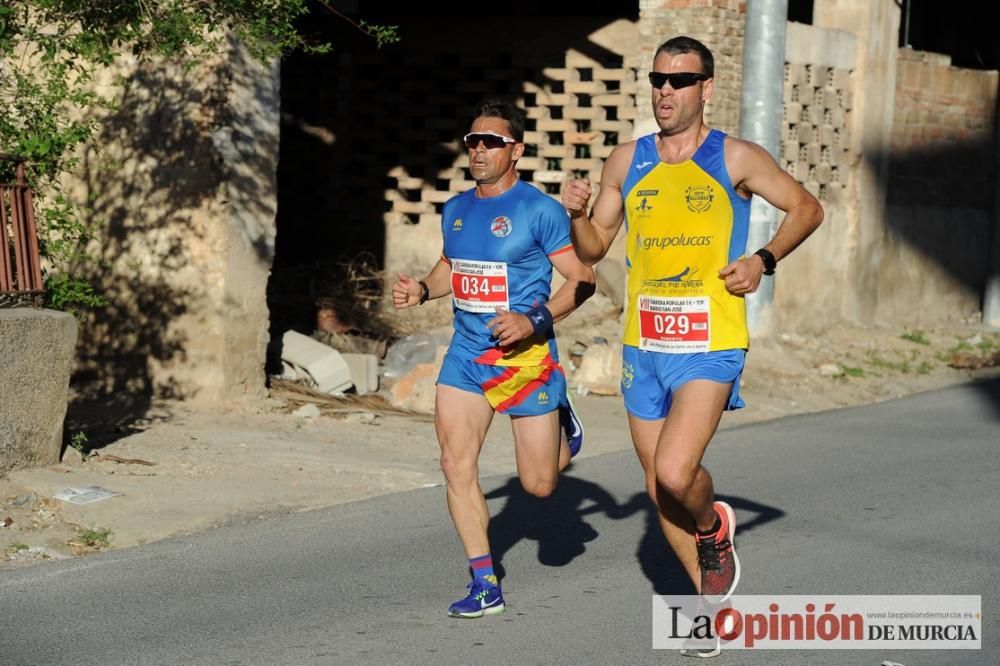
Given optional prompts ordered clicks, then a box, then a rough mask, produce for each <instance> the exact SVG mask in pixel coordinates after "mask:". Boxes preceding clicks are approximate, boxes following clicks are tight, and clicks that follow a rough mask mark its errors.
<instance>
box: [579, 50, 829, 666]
mask: <svg viewBox="0 0 1000 666" xmlns="http://www.w3.org/2000/svg"><path fill="white" fill-rule="evenodd" d="M714 73H715V65H714V58H713V57H712V53H711V51H709V50H708V48H707V47H706V46H705V45H704V44H702V43H701V42H699V41H698V40H695V39H691V38H689V37H675V38H673V39H670V40H668V41H666V42H664V43H663V44H661V45H660V47H659V48H658V49H657V51H656V55H655V56H654V58H653V71H652V72H650V73H649V82H650V84H651V85H652V89H651V101H652V103H653V114H654V117H655V118H656V122H657V124H658V125H659V128H660V129H659V132H657V133H656V134H650V135H647V136H644V137H641V138H639V139H637V140H635V141H631V142H629V143H626V144H622V145H620V146H618V147H616V148H615V149H614V150H613V151H612V153H611V155H610V156H609V157H608V160H607V162H606V163H605V164H604V169H603V171H602V174H601V189H600V192H599V193H598V196H597V200H596V201H595V202H594V207H593V209H592V210H591V211H590V213H589V214H588V212H587V204H588V201H589V199H590V194H591V190H590V184H589V183H588V182H586V181H583V180H575V181H570V182H568V183H567V184H566V187H565V188H564V191H563V204H564V205H565V206H566V209H567V211H569V214H570V217H571V218H572V222H571V225H572V236H573V244H574V246H575V247H576V250H577V252H578V253H579V256H580V258H581V259H582V260H583V261H584V262H586V263H587V264H589V265H593V264H595V263H597V262H598V261H600V260H601V259H602V258H603V257H604V255H605V254H607V251H608V248H609V247H610V246H611V243H612V241H613V240H614V238H615V236H616V235H617V233H618V230H619V229H620V228H621V225H622V222H623V221H624V222H625V226H626V239H627V243H626V268H627V269H628V302H627V304H626V316H625V334H624V336H623V339H622V342H623V345H624V353H623V364H622V366H623V367H622V393H623V394H624V396H625V408H626V410H627V411H628V419H629V427H630V429H631V431H632V441H633V443H634V444H635V450H636V453H637V454H638V456H639V461H640V462H641V464H642V466H643V468H644V470H645V472H646V489H647V491H648V493H649V495H650V497H651V498H652V500H653V502H654V504H655V505H656V507H657V509H658V513H659V520H660V526H661V527H662V529H663V533H664V534H665V535H666V537H667V541H668V542H669V543H670V545H671V547H673V549H674V551H675V552H676V553H677V557H678V559H679V560H680V561H681V564H683V565H684V568H685V569H686V570H687V572H688V575H690V576H691V579H692V581H693V582H694V585H695V587H696V588H697V590H698V591H699V592H700V593H701V594H702V595H704V597H705V598H707V599H709V600H710V601H713V602H716V603H721V602H723V601H725V600H726V599H728V598H729V596H730V595H731V594H732V593H733V591H734V590H735V589H736V585H737V583H738V582H739V578H740V568H739V560H738V559H737V557H736V552H735V550H734V549H733V535H734V533H735V530H736V525H735V516H734V513H733V510H732V507H730V506H729V505H728V504H726V503H725V502H717V501H715V495H714V486H713V483H712V477H711V475H710V474H709V473H708V470H706V469H705V468H704V467H703V466H702V464H701V461H702V456H703V455H704V453H705V449H706V447H707V446H708V444H709V442H710V441H711V439H712V437H713V435H714V434H715V430H716V428H717V427H718V425H719V421H720V419H721V418H722V413H723V412H724V411H726V410H731V409H738V408H739V407H742V406H743V401H742V400H740V396H739V386H740V375H741V373H742V371H743V363H744V357H745V353H746V349H747V347H748V344H749V339H750V336H749V332H748V330H747V322H746V310H745V306H744V297H745V296H746V295H747V294H750V293H753V292H754V291H756V290H757V287H758V285H759V284H760V280H761V275H762V274H767V275H770V274H771V273H773V272H774V267H775V264H776V262H777V261H778V260H780V259H782V258H783V257H785V256H787V255H788V253H789V252H791V251H792V250H794V249H795V248H796V247H797V246H798V245H799V243H801V242H802V241H804V240H805V239H806V237H808V236H809V234H811V233H812V232H813V231H814V230H815V229H816V228H817V227H818V226H819V224H820V222H822V220H823V208H822V207H821V206H820V204H819V202H818V201H817V200H816V199H815V197H813V196H812V195H811V194H809V192H807V191H806V190H805V189H804V188H803V187H802V185H800V184H799V183H798V182H796V181H795V179H794V178H792V177H791V176H790V175H789V174H788V173H786V172H785V171H783V170H782V169H781V167H780V166H778V164H777V163H776V162H775V161H774V158H772V157H771V155H769V154H768V152H767V151H766V150H764V149H763V148H761V147H760V146H758V145H756V144H754V143H751V142H749V141H743V140H740V139H737V138H734V137H731V136H726V135H725V134H724V133H723V132H720V131H719V130H715V129H710V128H709V127H708V126H706V125H705V121H704V110H705V104H706V103H707V102H708V100H709V99H710V98H711V96H712V85H713V82H714V81H713V77H714ZM755 194H756V195H758V196H761V197H763V198H764V199H766V200H767V201H768V202H770V203H771V204H772V205H774V206H775V207H776V208H778V209H780V210H782V211H785V213H786V215H785V218H784V220H783V221H782V223H781V225H780V226H779V227H778V230H777V233H776V234H775V235H774V238H772V239H771V240H770V242H768V243H767V244H766V245H765V246H764V247H763V248H761V249H759V250H757V251H756V252H755V253H753V254H751V255H750V256H744V253H745V250H746V243H747V236H748V230H749V221H750V199H751V197H752V196H753V195H755ZM704 648H705V649H701V647H698V648H695V649H692V650H690V651H687V652H685V654H690V655H691V656H698V657H704V656H714V655H716V654H718V653H719V648H718V645H717V644H716V645H709V646H704Z"/></svg>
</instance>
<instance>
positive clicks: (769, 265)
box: [754, 248, 778, 275]
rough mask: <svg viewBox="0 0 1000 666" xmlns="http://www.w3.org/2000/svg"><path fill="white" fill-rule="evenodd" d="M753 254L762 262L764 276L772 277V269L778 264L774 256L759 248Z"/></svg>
mask: <svg viewBox="0 0 1000 666" xmlns="http://www.w3.org/2000/svg"><path fill="white" fill-rule="evenodd" d="M754 254H756V255H757V256H758V257H760V260H761V261H763V262H764V275H774V267H775V266H777V265H778V262H777V261H775V259H774V255H773V254H771V253H770V252H768V251H767V250H765V249H764V248H760V249H759V250H757V251H756V252H754Z"/></svg>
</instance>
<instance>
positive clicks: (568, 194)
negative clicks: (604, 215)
mask: <svg viewBox="0 0 1000 666" xmlns="http://www.w3.org/2000/svg"><path fill="white" fill-rule="evenodd" d="M590 194H591V189H590V181H589V180H586V179H579V180H567V181H566V184H565V185H564V186H563V192H562V204H563V206H564V207H565V208H566V211H567V212H568V213H569V216H570V218H574V219H575V218H577V217H580V216H581V215H586V214H587V203H588V202H589V201H590Z"/></svg>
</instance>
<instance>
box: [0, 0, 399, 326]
mask: <svg viewBox="0 0 1000 666" xmlns="http://www.w3.org/2000/svg"><path fill="white" fill-rule="evenodd" d="M317 6H320V7H325V8H326V10H328V11H330V12H333V13H335V14H337V15H339V16H341V18H343V19H344V20H347V21H350V19H347V18H346V17H343V16H342V15H340V14H339V12H337V11H336V10H335V9H333V8H332V7H330V6H329V5H328V4H327V3H326V2H323V1H322V0H21V1H19V2H5V3H3V4H0V152H5V153H13V154H16V155H18V156H20V157H23V158H24V159H25V161H26V164H27V166H28V170H29V180H30V182H31V185H32V187H33V189H34V192H35V195H36V202H37V203H38V208H39V210H38V213H39V220H40V224H39V235H40V249H41V252H42V254H43V257H44V258H45V259H46V261H47V266H46V288H47V289H48V305H50V306H51V307H56V308H68V309H72V308H74V307H77V306H85V307H93V306H98V305H101V304H102V303H103V299H102V298H101V296H100V295H99V294H97V293H96V292H95V291H94V289H93V288H92V287H91V286H90V285H89V284H88V283H87V282H86V281H84V280H82V279H80V278H79V277H75V276H74V275H73V267H74V266H79V265H80V264H81V262H86V261H90V260H91V258H90V257H88V256H87V254H86V251H85V247H86V243H87V241H88V240H89V238H90V236H89V229H88V228H87V226H86V224H85V223H84V222H83V220H84V219H85V218H84V216H83V215H82V211H81V210H80V209H79V208H78V207H77V206H75V205H74V204H73V203H72V202H70V200H69V198H68V197H67V196H66V194H65V192H64V191H63V186H62V184H61V179H62V176H64V175H65V174H66V173H67V172H69V171H70V170H71V169H72V168H73V166H74V165H75V164H76V161H77V159H78V158H77V156H78V155H79V152H80V151H79V149H80V147H81V146H82V145H83V144H85V143H86V142H87V141H89V140H90V139H91V138H92V137H93V136H94V135H95V133H96V131H97V130H98V128H99V122H100V121H99V120H96V119H95V114H92V113H87V111H88V110H90V109H93V108H107V109H112V108H113V107H114V101H115V100H114V99H113V98H112V97H110V96H102V95H101V94H99V93H98V92H97V91H96V89H95V86H94V79H95V76H96V75H97V74H98V73H99V72H100V71H101V69H102V68H104V67H107V66H110V65H111V64H113V63H114V61H115V59H116V58H117V57H119V56H120V55H121V54H122V53H126V52H128V51H131V52H132V53H133V54H134V55H136V56H137V57H139V58H140V59H142V58H150V57H156V56H159V57H163V58H168V59H172V60H180V61H183V62H186V63H189V64H193V63H195V62H197V61H199V60H201V59H203V58H205V57H207V56H209V55H212V54H215V53H218V52H220V51H221V49H222V48H224V45H225V40H226V38H227V35H229V34H235V35H236V37H237V38H239V39H240V40H241V41H242V42H243V43H244V44H245V45H246V47H247V48H248V50H249V51H250V53H252V54H253V55H254V56H255V57H257V58H259V59H261V60H268V59H271V58H274V57H277V56H280V55H281V54H282V53H287V52H290V51H293V50H303V51H306V52H311V53H324V52H327V51H329V50H330V48H331V46H330V44H329V43H326V42H316V41H312V40H310V39H309V38H307V37H306V36H305V35H303V34H302V33H301V32H299V31H298V30H297V27H296V26H297V21H298V20H299V19H300V18H302V17H303V16H305V15H306V14H307V13H309V12H310V11H311V10H312V9H314V8H316V7H317ZM350 22H351V23H353V21H350ZM354 25H355V26H356V27H357V28H358V29H359V30H361V31H363V32H365V33H367V34H368V35H370V36H371V37H372V38H373V39H375V40H376V41H377V42H378V44H379V46H381V45H383V44H387V43H391V42H395V41H398V36H397V34H396V27H395V26H381V25H372V24H367V23H365V22H360V23H356V24H354ZM4 169H6V170H7V171H3V170H4ZM10 171H11V166H10V164H9V163H0V180H4V182H10V178H11V173H10ZM4 251H5V250H4Z"/></svg>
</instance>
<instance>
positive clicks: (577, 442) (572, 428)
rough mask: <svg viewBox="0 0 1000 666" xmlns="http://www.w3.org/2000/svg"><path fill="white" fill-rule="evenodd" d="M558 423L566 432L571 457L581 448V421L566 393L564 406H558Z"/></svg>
mask: <svg viewBox="0 0 1000 666" xmlns="http://www.w3.org/2000/svg"><path fill="white" fill-rule="evenodd" d="M559 423H560V425H561V426H562V429H563V430H564V431H565V432H566V443H567V444H569V457H570V458H572V457H574V456H575V455H576V454H578V453H579V452H580V449H582V448H583V422H582V421H580V419H579V418H578V417H577V415H576V410H574V409H573V401H572V400H570V398H569V392H567V393H566V406H563V407H560V408H559Z"/></svg>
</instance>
